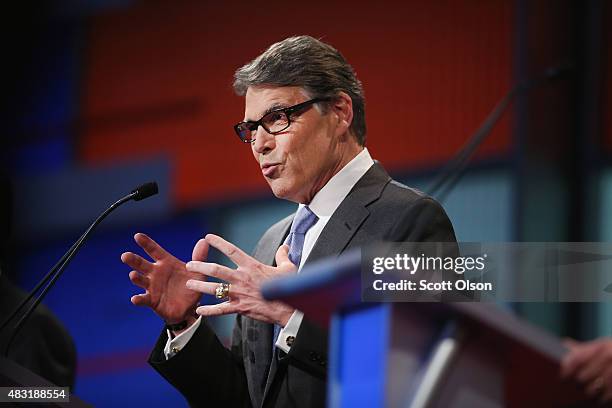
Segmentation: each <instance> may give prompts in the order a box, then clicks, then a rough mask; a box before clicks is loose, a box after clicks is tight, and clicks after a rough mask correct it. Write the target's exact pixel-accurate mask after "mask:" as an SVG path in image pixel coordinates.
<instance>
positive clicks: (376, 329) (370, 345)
mask: <svg viewBox="0 0 612 408" xmlns="http://www.w3.org/2000/svg"><path fill="white" fill-rule="evenodd" d="M389 325H390V307H389V305H388V304H386V305H373V306H371V307H362V308H358V309H354V310H351V311H350V312H345V313H341V314H337V315H335V316H334V317H333V318H332V324H331V330H330V356H331V360H330V371H329V375H330V377H329V379H328V381H329V382H328V387H329V388H328V406H329V407H333V408H339V407H347V408H348V407H383V406H384V405H385V404H384V402H385V383H386V379H387V378H386V373H387V355H388V344H389V332H390V327H389Z"/></svg>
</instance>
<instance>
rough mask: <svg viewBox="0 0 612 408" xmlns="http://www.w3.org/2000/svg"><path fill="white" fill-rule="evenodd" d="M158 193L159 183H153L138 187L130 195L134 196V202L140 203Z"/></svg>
mask: <svg viewBox="0 0 612 408" xmlns="http://www.w3.org/2000/svg"><path fill="white" fill-rule="evenodd" d="M158 192H159V190H158V189H157V183H156V182H154V181H153V182H150V183H145V184H143V185H142V186H139V187H136V188H135V189H134V190H132V192H131V193H130V194H134V197H133V199H134V201H140V200H144V199H145V198H149V197H151V196H153V195H155V194H157V193H158Z"/></svg>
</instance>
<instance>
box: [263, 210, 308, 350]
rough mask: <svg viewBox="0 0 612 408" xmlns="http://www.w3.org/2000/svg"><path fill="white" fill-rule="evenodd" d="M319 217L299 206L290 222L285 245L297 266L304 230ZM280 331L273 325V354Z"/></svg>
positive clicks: (302, 247)
mask: <svg viewBox="0 0 612 408" xmlns="http://www.w3.org/2000/svg"><path fill="white" fill-rule="evenodd" d="M318 220H319V217H317V216H316V215H315V213H313V212H312V210H311V209H310V208H308V206H303V207H300V209H299V210H298V212H297V213H296V214H295V217H294V218H293V223H292V224H291V230H290V231H289V235H287V239H285V242H284V243H285V245H289V260H290V261H291V263H293V264H294V265H295V266H296V267H297V268H299V267H300V261H301V260H302V249H304V240H305V238H306V232H308V230H309V229H310V228H311V227H312V226H313V225H315V224H316V223H317V221H318ZM279 333H280V326H279V325H278V324H275V325H274V336H272V354H274V350H275V347H274V345H275V344H276V340H277V339H278V334H279Z"/></svg>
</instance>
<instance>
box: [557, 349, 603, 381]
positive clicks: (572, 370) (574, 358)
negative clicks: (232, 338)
mask: <svg viewBox="0 0 612 408" xmlns="http://www.w3.org/2000/svg"><path fill="white" fill-rule="evenodd" d="M596 347H597V344H596V343H577V344H574V345H573V346H571V349H570V351H569V352H568V353H567V354H566V356H565V357H564V358H563V361H562V363H561V374H562V376H563V377H574V376H577V375H578V374H579V373H580V371H581V370H582V369H583V368H584V366H585V365H586V363H587V362H588V361H589V360H590V359H591V357H592V355H593V353H594V351H595V350H596Z"/></svg>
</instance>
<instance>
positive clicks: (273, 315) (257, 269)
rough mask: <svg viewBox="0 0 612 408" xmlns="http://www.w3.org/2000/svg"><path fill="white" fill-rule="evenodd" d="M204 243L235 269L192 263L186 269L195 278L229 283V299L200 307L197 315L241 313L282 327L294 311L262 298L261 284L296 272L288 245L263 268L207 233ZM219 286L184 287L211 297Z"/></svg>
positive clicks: (195, 284) (197, 282) (190, 283)
mask: <svg viewBox="0 0 612 408" xmlns="http://www.w3.org/2000/svg"><path fill="white" fill-rule="evenodd" d="M204 240H205V241H206V242H207V243H208V244H209V245H211V246H213V247H214V248H217V249H218V250H219V251H221V252H223V253H224V254H225V255H226V256H227V257H228V258H230V259H231V260H232V262H234V263H235V264H236V266H237V268H236V269H231V268H228V267H226V266H223V265H218V264H215V263H208V262H199V261H192V262H189V263H188V264H187V270H188V271H191V272H195V273H196V274H197V275H200V276H202V275H207V276H212V277H215V278H219V279H222V280H224V281H226V282H228V283H229V284H230V290H229V299H228V300H227V301H225V302H222V303H219V304H216V305H207V306H200V307H198V309H197V313H198V314H199V315H202V316H218V315H224V314H229V313H240V314H243V315H246V316H248V317H251V318H253V319H257V320H261V321H264V322H268V323H277V324H279V325H281V326H282V327H284V326H285V325H286V324H287V321H288V320H289V318H290V317H291V315H292V314H293V312H294V310H295V309H294V308H293V307H291V306H289V305H287V304H285V303H282V302H270V301H267V300H264V299H263V297H262V296H261V285H262V283H263V282H265V281H266V280H268V279H271V278H274V277H278V276H283V275H288V274H292V273H295V272H296V271H297V267H296V266H295V265H294V264H293V263H291V261H290V260H289V256H288V252H289V247H288V246H287V245H283V246H281V247H280V248H279V249H278V251H277V252H276V265H277V266H270V265H265V264H263V263H261V262H259V261H257V260H256V259H255V258H253V257H251V256H249V255H247V254H246V253H244V252H243V251H242V250H240V248H238V247H236V246H235V245H233V244H231V243H229V242H227V241H226V240H224V239H223V238H221V237H219V236H216V235H213V234H208V235H206V238H204ZM218 286H219V284H218V283H213V282H202V279H192V280H189V281H187V287H189V288H191V289H194V290H197V291H200V292H202V293H207V294H211V295H214V294H215V289H216V288H217V287H218Z"/></svg>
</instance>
